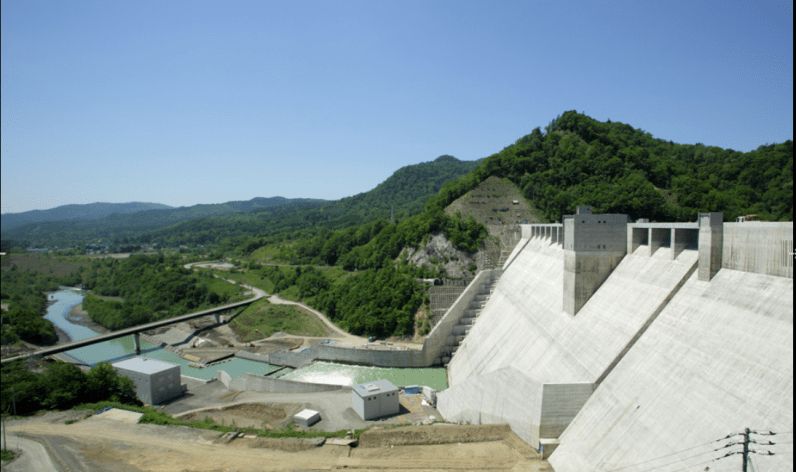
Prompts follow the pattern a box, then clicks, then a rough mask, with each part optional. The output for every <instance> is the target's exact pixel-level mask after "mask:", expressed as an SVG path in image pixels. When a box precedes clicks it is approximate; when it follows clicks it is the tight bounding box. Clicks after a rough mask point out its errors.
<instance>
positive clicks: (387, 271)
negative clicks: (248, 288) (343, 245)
mask: <svg viewBox="0 0 796 472" xmlns="http://www.w3.org/2000/svg"><path fill="white" fill-rule="evenodd" d="M251 272H255V273H256V274H258V275H259V277H261V278H262V279H267V280H268V281H270V283H271V284H272V286H273V290H274V291H275V292H277V293H279V294H280V295H282V296H284V297H285V298H291V299H294V300H302V301H303V302H304V303H306V304H308V305H310V306H312V307H314V308H316V309H318V310H321V311H322V312H324V313H325V314H326V316H328V317H329V318H330V319H332V320H333V321H334V322H335V323H337V324H338V325H339V326H341V327H342V328H343V329H345V330H347V331H349V332H351V333H354V334H364V335H372V336H377V337H387V336H392V335H396V336H408V335H412V334H413V333H414V316H415V313H416V312H417V310H418V309H419V308H420V306H421V305H422V304H423V302H424V301H425V297H426V291H425V288H424V287H423V286H422V285H421V284H420V283H418V282H417V280H416V278H417V276H418V273H419V272H418V269H417V268H415V267H412V266H408V265H406V264H389V265H387V266H385V267H381V268H379V269H368V270H365V271H359V272H346V271H344V270H343V269H342V268H340V267H314V266H297V267H293V266H265V267H262V268H260V269H255V270H253V271H251Z"/></svg>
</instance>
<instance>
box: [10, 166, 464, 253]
mask: <svg viewBox="0 0 796 472" xmlns="http://www.w3.org/2000/svg"><path fill="white" fill-rule="evenodd" d="M475 165H476V163H475V162H465V161H459V160H458V159H455V158H453V157H451V156H441V157H439V158H437V159H436V160H434V161H432V162H424V163H421V164H416V165H411V166H406V167H403V168H401V169H399V170H398V171H396V172H395V173H394V174H393V175H392V176H390V177H389V178H388V179H387V180H385V181H384V182H382V183H381V184H380V185H378V186H377V187H376V188H374V189H373V190H371V191H369V192H364V193H361V194H358V195H354V196H352V197H348V198H343V199H341V200H337V201H321V200H311V199H292V200H287V199H284V198H279V197H275V198H257V199H253V200H250V201H248V202H227V203H224V204H215V205H195V206H193V207H187V208H176V209H170V210H150V211H144V212H139V213H137V214H133V215H113V216H109V217H106V218H102V219H99V220H94V221H58V222H45V223H39V224H35V225H27V226H25V227H20V228H12V230H11V231H3V240H4V241H10V240H15V241H14V243H15V244H17V245H23V246H48V247H62V248H63V247H81V248H83V247H85V246H86V245H87V244H90V243H97V242H99V241H102V244H104V245H107V246H109V247H110V248H112V249H119V248H122V247H125V246H128V247H129V246H151V247H154V248H162V247H179V246H183V245H186V246H194V247H196V246H205V247H206V246H214V247H219V248H221V250H222V251H226V250H228V249H234V248H236V247H239V246H246V245H247V244H248V243H247V241H255V242H256V243H260V244H259V245H262V244H261V241H260V238H263V237H274V236H277V235H278V236H277V237H280V238H292V237H293V236H294V233H295V232H297V231H298V232H301V231H303V230H311V231H314V229H315V228H317V227H324V228H331V229H337V228H344V227H349V226H352V225H357V224H362V223H365V222H369V221H372V220H375V219H389V218H390V217H391V215H392V216H394V217H395V218H403V217H406V216H408V215H412V214H415V213H417V212H418V211H420V210H421V209H422V208H423V205H424V203H425V201H426V200H427V199H428V197H430V196H431V195H433V194H434V193H436V192H437V190H439V188H440V187H441V186H442V184H443V183H445V182H447V181H449V180H451V179H453V178H456V177H458V176H461V175H464V174H466V173H467V172H469V171H471V170H472V169H473V168H474V167H475ZM256 243H255V244H256ZM6 244H10V242H9V243H6Z"/></svg>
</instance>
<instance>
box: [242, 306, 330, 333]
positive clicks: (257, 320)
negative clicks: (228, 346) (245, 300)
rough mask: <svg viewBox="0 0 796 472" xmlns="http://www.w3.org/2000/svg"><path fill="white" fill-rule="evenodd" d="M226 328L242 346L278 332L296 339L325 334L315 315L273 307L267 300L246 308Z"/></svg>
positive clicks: (283, 307)
mask: <svg viewBox="0 0 796 472" xmlns="http://www.w3.org/2000/svg"><path fill="white" fill-rule="evenodd" d="M229 327H230V328H232V330H233V331H235V334H237V336H238V339H240V340H241V341H244V342H248V341H253V340H255V339H262V338H266V337H268V336H271V335H272V334H274V333H276V332H280V331H281V332H283V333H290V334H295V335H299V336H325V335H326V334H327V330H326V327H325V326H324V324H323V323H322V322H321V321H320V320H319V319H318V318H317V317H316V316H315V315H312V314H310V313H306V312H305V311H304V310H302V309H301V308H298V307H295V306H290V305H273V304H271V303H268V301H266V300H260V301H258V302H256V303H254V304H252V305H250V306H248V307H246V309H245V310H244V311H243V312H242V313H241V314H240V315H238V316H236V317H235V319H233V320H232V322H231V323H230V324H229Z"/></svg>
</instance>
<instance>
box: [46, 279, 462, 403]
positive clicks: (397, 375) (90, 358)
mask: <svg viewBox="0 0 796 472" xmlns="http://www.w3.org/2000/svg"><path fill="white" fill-rule="evenodd" d="M48 298H49V299H50V300H51V305H50V306H49V307H48V308H47V315H46V316H45V318H47V319H48V320H50V321H52V322H53V324H55V325H56V326H57V327H58V328H59V329H61V330H62V331H63V332H65V333H66V334H67V335H68V336H69V338H70V339H72V340H75V341H77V340H80V339H86V338H90V337H93V336H96V335H97V334H99V333H97V332H96V331H94V330H92V329H91V328H88V327H86V326H82V325H79V324H76V323H73V322H71V321H70V320H69V312H70V311H71V310H72V308H74V307H75V306H76V305H78V304H79V303H81V302H82V301H83V294H82V292H80V291H79V290H73V289H62V290H58V291H56V292H52V293H50V294H49V295H48ZM141 348H142V355H143V356H144V357H149V358H153V359H160V360H163V361H166V362H171V363H173V364H178V365H180V369H181V371H182V375H184V376H187V377H193V378H196V379H202V380H210V379H214V378H216V372H218V371H219V370H223V371H225V372H227V373H228V374H229V375H230V376H231V377H232V378H235V377H239V376H241V375H243V374H247V373H250V374H255V375H268V374H270V373H272V372H274V371H277V370H279V369H280V367H279V366H275V365H272V364H266V363H264V362H256V361H250V360H248V359H241V358H238V357H233V358H229V359H226V360H223V361H220V362H217V363H213V364H211V365H209V366H207V367H204V368H196V367H191V365H190V364H191V363H190V362H189V361H187V360H185V359H183V358H181V357H180V356H178V355H176V354H174V353H173V352H171V351H167V350H165V349H163V348H161V347H158V346H155V345H153V344H150V343H147V342H145V341H143V340H142V341H141ZM66 354H67V355H69V356H71V357H73V358H75V359H77V360H79V361H81V362H84V363H86V364H89V365H93V364H96V363H98V362H116V361H119V360H122V359H125V358H128V357H132V356H133V355H134V349H133V338H132V336H127V337H124V338H119V339H114V340H111V341H105V342H101V343H97V344H92V345H91V346H86V347H81V348H78V349H73V350H71V351H67V352H66ZM280 372H284V371H280ZM282 378H285V379H291V380H300V381H305V382H316V383H326V384H334V385H352V384H354V383H363V382H368V381H372V380H376V379H388V380H390V381H391V382H393V383H394V384H395V385H398V386H406V385H428V386H430V387H432V388H435V389H437V390H441V389H444V388H446V387H447V375H446V373H445V369H444V368H424V369H408V368H407V369H400V368H381V367H368V366H360V365H346V364H336V363H332V362H313V363H312V364H310V365H308V366H306V367H303V368H301V369H297V370H295V371H292V372H289V373H287V374H285V375H283V376H282Z"/></svg>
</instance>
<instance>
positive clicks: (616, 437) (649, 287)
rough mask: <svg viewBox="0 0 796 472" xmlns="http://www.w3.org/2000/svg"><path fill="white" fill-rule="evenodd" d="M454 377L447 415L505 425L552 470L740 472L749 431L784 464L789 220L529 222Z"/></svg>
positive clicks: (787, 457) (444, 401)
mask: <svg viewBox="0 0 796 472" xmlns="http://www.w3.org/2000/svg"><path fill="white" fill-rule="evenodd" d="M448 382H449V385H450V387H449V388H448V389H447V390H445V391H443V392H440V393H439V394H438V408H439V410H440V412H441V413H442V414H443V415H444V416H445V418H446V420H448V421H460V422H468V423H508V424H509V425H510V426H511V428H512V430H513V431H514V432H515V433H517V434H518V435H519V436H520V437H521V438H523V439H524V440H525V441H527V442H529V443H530V444H531V445H533V446H534V447H536V448H537V449H539V450H541V451H542V452H543V454H544V455H545V456H549V457H550V459H549V460H550V463H551V464H552V465H553V467H554V468H555V470H556V471H557V472H562V471H573V472H574V471H587V470H595V471H612V470H618V469H621V470H623V471H640V470H660V471H673V470H681V469H679V468H678V467H685V466H693V465H694V464H697V463H702V464H703V465H702V466H701V468H699V469H682V470H705V469H704V467H706V466H708V467H710V469H709V470H711V471H715V470H737V469H738V465H739V464H740V461H741V459H740V456H738V455H733V454H731V453H733V452H737V451H739V450H740V447H741V446H739V445H738V444H740V443H739V441H740V439H741V436H738V433H741V432H743V431H744V429H745V428H747V427H749V428H752V430H753V431H755V432H756V433H759V435H760V436H759V437H757V438H756V439H757V444H759V445H758V446H756V448H755V450H756V451H757V452H758V453H757V454H756V455H754V454H753V455H754V458H753V460H754V463H755V464H756V465H758V466H759V467H760V469H761V470H793V466H792V460H793V455H792V451H793V446H792V444H793V436H792V434H793V433H792V431H793V223H792V222H788V223H759V222H749V223H724V222H723V221H722V217H721V214H717V213H708V214H701V215H700V217H699V220H698V221H697V222H694V223H650V222H646V221H641V220H640V221H639V222H636V223H628V221H627V217H626V216H625V215H597V214H591V212H590V211H588V209H579V211H578V214H576V215H571V216H567V217H565V218H564V221H563V224H558V225H523V227H522V239H521V240H520V242H519V243H518V244H517V246H516V247H515V249H514V251H513V252H512V254H511V255H510V256H509V258H508V260H507V262H506V264H505V265H504V267H503V273H502V275H501V277H500V278H499V280H498V282H497V284H496V286H495V288H494V291H493V293H492V294H491V296H490V297H489V299H488V301H487V302H486V304H485V305H484V307H483V309H482V311H481V314H480V316H479V317H478V318H477V320H476V322H475V323H474V325H473V326H472V327H471V329H470V330H469V332H468V334H467V336H466V337H465V339H464V340H463V341H462V342H461V344H460V345H459V346H458V349H457V350H456V352H455V354H454V355H453V357H452V359H451V361H450V364H449V366H448ZM769 433H774V435H771V434H769ZM732 435H735V436H732ZM777 435H779V436H777ZM728 436H730V437H729V438H728ZM722 440H723V442H722ZM777 441H779V443H777ZM766 442H774V443H777V444H775V445H769V444H766ZM728 443H735V444H734V445H733V444H729V445H728ZM551 452H552V456H550V454H551ZM769 452H770V453H773V455H771V454H768V453H769ZM725 454H729V455H727V456H725ZM721 456H724V457H721Z"/></svg>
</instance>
